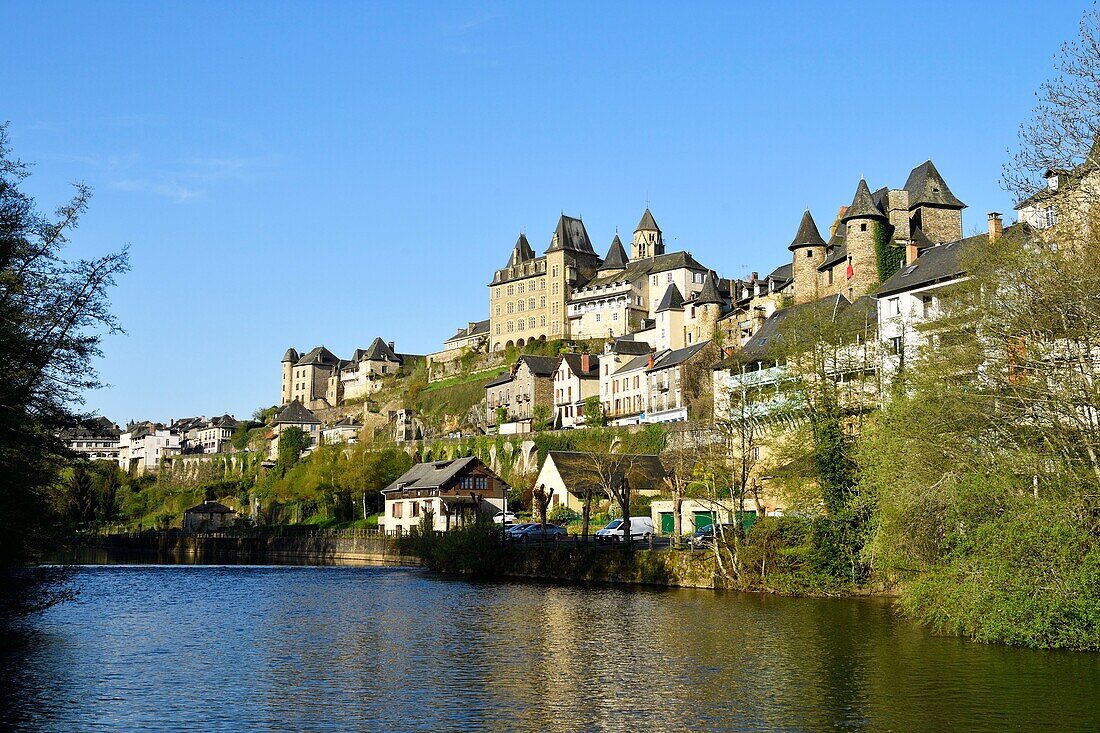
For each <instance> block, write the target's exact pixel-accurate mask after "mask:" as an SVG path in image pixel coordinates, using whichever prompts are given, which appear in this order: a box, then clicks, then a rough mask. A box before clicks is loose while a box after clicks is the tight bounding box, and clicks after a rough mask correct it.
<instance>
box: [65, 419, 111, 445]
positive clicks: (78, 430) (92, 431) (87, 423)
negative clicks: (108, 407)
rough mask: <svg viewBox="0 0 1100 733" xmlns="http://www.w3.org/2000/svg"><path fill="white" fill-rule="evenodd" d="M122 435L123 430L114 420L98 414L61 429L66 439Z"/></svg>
mask: <svg viewBox="0 0 1100 733" xmlns="http://www.w3.org/2000/svg"><path fill="white" fill-rule="evenodd" d="M120 435H122V430H121V429H120V428H119V427H118V425H115V424H114V423H113V422H111V421H110V420H108V419H107V418H105V417H103V416H102V415H97V416H96V417H93V418H89V419H88V420H81V421H80V422H79V423H77V424H76V425H75V426H73V427H71V428H67V429H65V430H62V431H61V437H62V438H64V439H66V440H75V439H79V438H115V439H118V436H120Z"/></svg>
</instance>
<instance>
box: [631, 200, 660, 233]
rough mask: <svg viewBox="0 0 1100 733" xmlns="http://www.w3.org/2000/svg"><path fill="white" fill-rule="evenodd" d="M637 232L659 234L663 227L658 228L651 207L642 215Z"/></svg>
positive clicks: (636, 228)
mask: <svg viewBox="0 0 1100 733" xmlns="http://www.w3.org/2000/svg"><path fill="white" fill-rule="evenodd" d="M634 231H636V232H659V231H661V227H659V226H657V222H656V221H655V220H654V219H653V213H652V212H651V211H650V210H649V207H648V206H647V207H645V213H644V214H642V219H641V221H639V222H638V226H636V227H635V228H634Z"/></svg>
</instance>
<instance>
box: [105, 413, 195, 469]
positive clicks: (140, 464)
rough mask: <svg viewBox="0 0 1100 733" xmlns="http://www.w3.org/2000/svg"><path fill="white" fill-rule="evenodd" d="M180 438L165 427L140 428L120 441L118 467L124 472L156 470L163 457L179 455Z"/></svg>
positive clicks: (122, 436)
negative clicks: (132, 469) (130, 470)
mask: <svg viewBox="0 0 1100 733" xmlns="http://www.w3.org/2000/svg"><path fill="white" fill-rule="evenodd" d="M179 453H180V436H179V435H178V434H176V433H175V432H172V431H171V430H169V429H168V428H165V427H160V426H157V427H149V426H146V425H141V426H138V427H137V428H134V429H133V430H129V431H127V432H124V433H123V434H122V435H121V437H120V439H119V457H118V465H119V467H121V468H122V469H123V470H129V469H130V468H134V469H135V470H137V471H141V472H143V471H147V470H149V469H155V468H156V467H157V466H158V465H160V459H161V458H162V457H166V456H171V455H179Z"/></svg>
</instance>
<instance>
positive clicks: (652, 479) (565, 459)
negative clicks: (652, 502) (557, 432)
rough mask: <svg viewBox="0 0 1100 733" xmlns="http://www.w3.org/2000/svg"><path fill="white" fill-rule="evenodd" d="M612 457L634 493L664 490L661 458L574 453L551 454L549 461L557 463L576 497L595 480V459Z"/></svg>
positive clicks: (636, 455) (559, 470) (562, 476)
mask: <svg viewBox="0 0 1100 733" xmlns="http://www.w3.org/2000/svg"><path fill="white" fill-rule="evenodd" d="M593 455H596V456H605V455H612V456H614V458H613V459H612V460H614V461H615V463H617V464H618V465H619V466H620V467H621V468H620V470H621V471H624V472H625V473H626V475H627V479H628V480H629V481H630V486H631V489H633V490H635V491H638V490H641V491H653V490H658V489H661V488H663V486H664V478H665V475H666V474H665V468H664V466H662V465H661V458H660V456H656V455H648V454H630V453H625V454H621V455H620V454H599V453H597V454H592V453H579V452H574V451H557V450H554V451H550V452H549V453H548V454H547V456H546V457H547V459H548V460H553V461H554V467H555V468H557V469H558V474H559V475H560V476H561V480H562V482H563V483H564V484H565V488H566V489H567V490H569V491H570V492H572V493H573V494H576V493H577V492H578V491H580V490H581V487H582V486H584V485H585V482H588V481H591V480H592V478H593V477H592V473H593V471H592V468H593V465H594V461H593V459H592V458H591V456H593Z"/></svg>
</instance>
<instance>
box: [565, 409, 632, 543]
mask: <svg viewBox="0 0 1100 733" xmlns="http://www.w3.org/2000/svg"><path fill="white" fill-rule="evenodd" d="M579 443H580V448H581V450H582V451H583V452H582V453H581V454H580V455H579V456H578V457H577V461H578V465H577V470H576V472H575V475H576V476H577V480H576V481H575V484H576V490H579V491H580V492H581V500H582V501H583V502H584V503H583V511H582V513H581V517H582V522H583V525H582V534H583V536H584V537H585V538H586V539H587V537H588V522H589V517H590V512H591V508H590V507H591V502H592V499H593V498H594V497H595V496H597V495H599V494H603V495H605V496H606V497H607V498H608V499H609V500H610V501H611V502H612V503H613V504H615V505H616V506H618V507H619V511H620V512H621V514H622V519H623V525H622V527H623V533H624V534H623V540H624V541H625V542H627V543H628V544H629V543H631V542H632V539H631V537H630V498H631V495H632V494H633V488H632V483H631V481H632V480H636V479H637V477H636V476H633V474H634V473H635V471H636V463H637V458H638V457H637V456H636V455H632V454H629V453H619V452H617V451H615V450H614V449H615V448H616V447H617V443H616V440H615V435H614V433H611V432H609V431H607V430H599V429H595V430H587V431H585V436H584V437H583V438H582V439H581V440H580V441H579Z"/></svg>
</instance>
